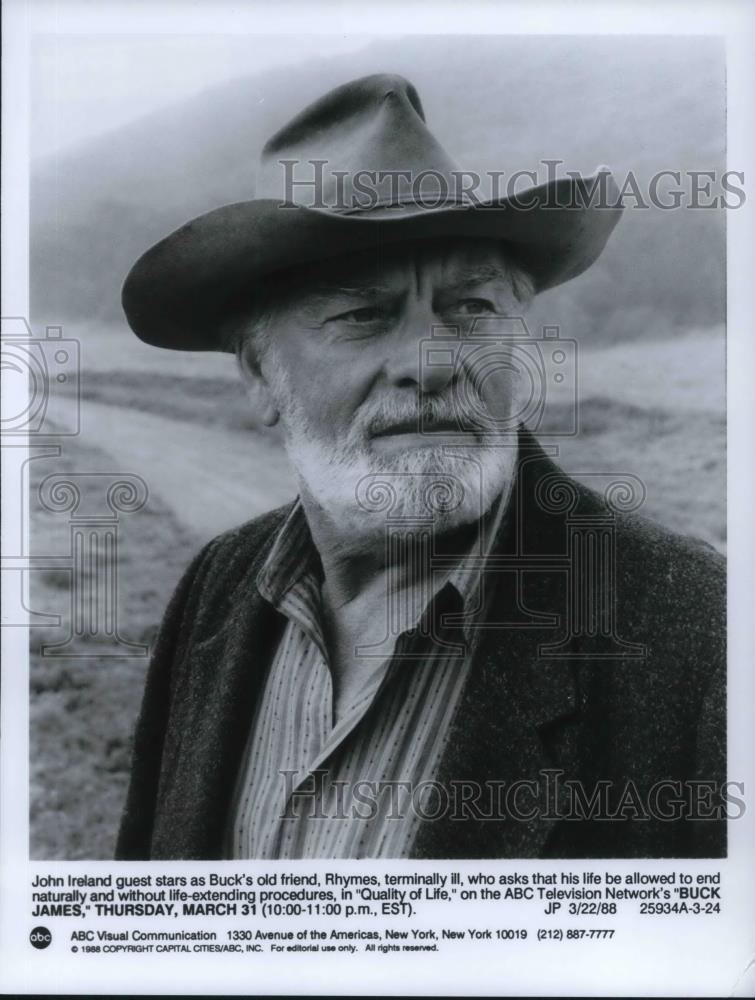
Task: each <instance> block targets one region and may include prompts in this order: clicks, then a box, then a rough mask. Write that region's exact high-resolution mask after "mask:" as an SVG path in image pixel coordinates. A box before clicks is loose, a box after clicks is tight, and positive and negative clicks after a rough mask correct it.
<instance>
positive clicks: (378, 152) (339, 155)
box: [122, 74, 621, 351]
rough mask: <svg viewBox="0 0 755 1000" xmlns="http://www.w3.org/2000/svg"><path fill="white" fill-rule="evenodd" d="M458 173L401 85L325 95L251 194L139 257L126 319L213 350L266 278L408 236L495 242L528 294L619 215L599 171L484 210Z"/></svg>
mask: <svg viewBox="0 0 755 1000" xmlns="http://www.w3.org/2000/svg"><path fill="white" fill-rule="evenodd" d="M459 173H460V172H459V171H458V169H457V168H456V166H455V164H454V163H453V161H452V160H451V158H450V157H449V156H448V154H447V153H446V152H445V150H444V149H443V148H442V147H441V146H440V144H439V143H438V142H437V140H436V139H435V138H434V137H433V135H432V133H431V132H430V131H429V130H428V128H427V126H426V124H425V117H424V113H423V110H422V104H421V102H420V99H419V96H418V94H417V91H416V90H415V88H414V87H413V86H412V84H410V83H409V82H408V81H407V80H405V79H404V78H403V77H400V76H393V75H388V74H378V75H374V76H368V77H363V78H362V79H359V80H353V81H351V82H350V83H346V84H344V85H343V86H341V87H337V88H336V89H335V90H332V91H330V92H329V93H327V94H325V96H324V97H321V98H320V99H319V100H317V101H315V102H314V103H313V104H311V105H309V106H308V107H307V108H305V109H304V111H302V112H301V113H300V114H299V115H297V116H296V117H295V118H294V119H292V120H291V121H290V122H289V123H288V124H287V125H285V126H284V127H283V128H282V129H281V130H280V131H279V132H277V133H276V134H275V135H274V136H273V137H272V138H271V139H270V140H269V141H268V143H267V144H266V145H265V147H264V149H263V151H262V158H261V166H260V171H259V173H258V176H257V192H256V193H257V197H255V198H254V199H253V200H250V201H241V202H236V203H234V204H230V205H224V206H222V207H221V208H216V209H214V210H213V211H211V212H207V213H206V214H204V215H200V216H199V217H198V218H196V219H192V220H191V221H190V222H188V223H186V224H185V225H183V226H181V228H180V229H177V230H176V231H175V232H173V233H171V234H170V235H169V236H167V237H165V238H164V239H163V240H161V241H160V242H159V243H157V244H156V245H155V246H153V247H152V248H151V249H149V250H147V252H146V253H145V254H143V256H142V257H140V258H139V260H138V261H137V262H136V264H134V266H133V268H132V269H131V271H130V272H129V274H128V277H127V278H126V281H125V283H124V286H123V293H122V302H123V308H124V311H125V313H126V317H127V319H128V322H129V324H130V326H131V328H132V329H133V331H134V332H135V333H136V334H137V336H138V337H140V338H141V339H142V340H143V341H145V342H146V343H148V344H153V345H155V346H157V347H168V348H175V349H178V350H192V351H202V350H225V349H226V347H225V344H224V341H223V339H222V337H221V333H220V331H221V329H222V326H223V322H224V320H225V319H226V318H227V317H228V315H229V314H230V313H231V311H232V310H233V309H238V306H239V303H240V302H241V301H248V302H250V303H251V301H252V300H253V297H254V294H255V291H259V290H262V289H264V286H265V281H266V278H267V276H269V275H271V274H273V273H275V272H279V271H284V270H286V269H288V268H291V267H295V266H297V265H304V264H307V263H312V262H314V261H319V260H322V259H323V258H327V257H335V256H339V255H342V254H349V253H353V252H357V251H361V250H368V249H370V248H376V249H379V248H380V247H381V246H384V245H386V244H390V243H396V242H400V241H404V240H409V239H429V238H438V237H453V236H459V237H479V238H486V239H495V240H500V241H504V242H505V243H506V245H507V247H508V248H509V250H510V252H511V254H512V255H513V257H514V258H515V259H516V260H517V262H518V263H519V264H520V265H521V266H523V267H524V268H525V269H526V270H527V271H528V272H529V274H530V275H531V277H532V279H533V282H534V287H535V291H537V292H541V291H544V290H545V289H547V288H552V287H554V286H555V285H559V284H561V283H563V282H565V281H568V280H569V279H571V278H574V277H576V276H577V275H578V274H581V273H582V272H583V271H585V270H586V269H587V268H588V267H590V265H591V264H592V263H593V262H594V261H595V260H596V259H597V258H598V256H599V255H600V253H601V251H602V250H603V247H604V246H605V244H606V242H607V240H608V237H609V236H610V234H611V232H612V230H613V228H614V226H615V225H616V223H617V222H618V220H619V216H620V214H621V206H620V205H619V203H618V199H617V197H616V196H617V194H618V189H617V187H616V184H615V182H614V180H613V178H612V176H611V174H610V172H609V171H608V168H607V167H601V168H598V170H597V171H596V172H595V174H593V175H592V176H591V177H587V178H581V177H575V176H573V175H569V176H568V177H566V178H561V179H557V180H552V181H550V182H549V183H546V184H541V185H539V186H535V187H531V188H529V189H528V190H526V191H523V192H520V193H519V194H516V195H515V196H511V197H506V198H498V199H492V200H487V201H480V200H479V199H471V198H470V196H469V194H468V192H466V191H464V190H463V189H462V190H461V192H460V191H459ZM600 183H602V185H603V187H602V197H601V199H600V203H599V204H595V203H594V192H595V186H596V184H600ZM606 196H607V197H606Z"/></svg>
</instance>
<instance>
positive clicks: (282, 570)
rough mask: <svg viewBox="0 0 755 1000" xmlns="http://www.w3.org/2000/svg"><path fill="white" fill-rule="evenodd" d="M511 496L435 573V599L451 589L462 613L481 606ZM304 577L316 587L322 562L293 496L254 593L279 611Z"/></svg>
mask: <svg viewBox="0 0 755 1000" xmlns="http://www.w3.org/2000/svg"><path fill="white" fill-rule="evenodd" d="M510 493H511V486H510V485H509V486H508V487H507V488H506V489H504V490H503V491H502V493H501V494H499V496H498V497H497V499H496V500H495V501H494V503H493V506H492V507H491V509H490V510H489V511H488V513H487V514H485V515H484V516H483V517H482V518H481V519H480V521H479V522H478V526H477V532H476V534H475V537H474V541H473V543H472V545H471V546H470V548H469V549H468V550H467V552H466V553H465V554H464V555H462V556H460V557H459V558H458V560H455V561H454V562H453V564H452V565H450V566H449V568H448V569H447V570H446V571H445V572H443V571H440V572H437V571H436V572H435V573H434V580H433V586H432V591H433V596H435V595H437V594H439V593H440V591H441V590H442V589H443V588H444V587H445V586H446V585H450V586H451V587H453V588H454V590H455V591H456V594H457V596H458V597H459V598H460V599H461V602H462V604H463V608H464V611H465V613H466V614H472V613H474V612H475V610H477V607H478V604H479V602H480V597H481V581H482V579H483V573H484V570H485V565H486V563H487V560H488V558H489V556H490V554H491V552H492V550H493V547H494V544H495V541H496V539H497V538H498V535H499V533H500V531H501V529H502V525H503V522H504V519H505V517H506V514H507V511H508V507H509V497H510ZM305 578H306V580H307V582H308V584H309V585H310V587H311V586H312V584H315V583H316V585H317V587H318V588H319V584H320V582H321V580H322V563H321V562H320V556H319V554H318V552H317V549H316V548H315V545H314V542H313V541H312V535H311V534H310V530H309V525H308V524H307V518H306V515H305V513H304V507H303V505H302V502H301V498H300V497H297V499H296V501H295V502H294V505H293V507H292V508H291V510H290V512H289V513H288V516H287V517H286V519H285V521H284V522H283V524H282V525H281V527H280V528H279V529H278V533H277V534H276V536H275V539H274V541H273V545H272V548H271V550H270V552H269V554H268V556H267V559H266V560H265V562H264V564H263V566H262V568H261V570H260V571H259V573H258V575H257V589H258V590H259V592H260V594H261V595H262V596H263V597H264V598H265V599H266V600H268V601H269V602H270V603H271V604H272V605H273V606H274V607H276V608H279V607H280V606H281V604H282V603H283V601H284V598H285V596H286V595H287V594H288V593H289V591H291V590H292V588H293V587H294V586H295V585H296V584H297V583H299V582H300V581H302V580H303V579H305Z"/></svg>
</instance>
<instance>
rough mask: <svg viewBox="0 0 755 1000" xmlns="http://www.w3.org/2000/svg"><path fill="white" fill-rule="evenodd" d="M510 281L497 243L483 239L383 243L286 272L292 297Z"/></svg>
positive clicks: (287, 283)
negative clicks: (346, 290) (340, 291)
mask: <svg viewBox="0 0 755 1000" xmlns="http://www.w3.org/2000/svg"><path fill="white" fill-rule="evenodd" d="M507 280H508V263H507V255H506V253H505V250H504V248H503V246H502V245H501V243H499V242H498V241H496V240H487V239H459V238H454V239H449V240H417V241H412V242H407V243H401V244H396V245H382V246H379V247H375V248H372V249H370V250H367V251H363V252H361V253H356V254H351V255H349V256H348V257H346V256H342V257H333V258H331V259H328V260H324V261H319V262H318V263H317V264H315V265H312V266H309V267H307V268H306V269H301V270H296V271H293V272H289V274H288V280H287V281H286V291H287V294H288V295H289V296H290V295H292V294H293V295H300V296H309V295H327V294H328V293H329V292H331V291H339V290H342V289H344V288H345V289H353V290H355V291H364V292H376V293H377V292H380V291H387V292H391V291H400V290H402V289H403V288H405V287H406V286H407V285H409V284H413V285H421V286H424V287H428V288H431V289H433V290H437V289H442V288H446V287H447V288H453V287H458V286H462V285H479V284H485V283H488V282H493V281H501V282H505V281H507Z"/></svg>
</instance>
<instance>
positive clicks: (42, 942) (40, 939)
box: [29, 927, 52, 948]
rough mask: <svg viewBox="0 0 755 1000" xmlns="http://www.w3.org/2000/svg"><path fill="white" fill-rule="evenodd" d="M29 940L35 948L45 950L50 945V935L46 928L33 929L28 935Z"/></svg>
mask: <svg viewBox="0 0 755 1000" xmlns="http://www.w3.org/2000/svg"><path fill="white" fill-rule="evenodd" d="M29 940H30V941H31V943H32V944H33V945H34V947H35V948H47V947H48V946H49V945H50V944H52V934H51V933H50V932H49V931H48V929H47V928H46V927H35V928H34V930H33V931H32V932H31V934H30V935H29Z"/></svg>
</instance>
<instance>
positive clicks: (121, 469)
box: [29, 35, 726, 859]
mask: <svg viewBox="0 0 755 1000" xmlns="http://www.w3.org/2000/svg"><path fill="white" fill-rule="evenodd" d="M32 68H33V72H32V122H31V126H32V127H31V149H32V162H31V206H30V210H31V217H30V234H31V260H30V280H31V323H32V328H33V331H34V334H35V336H36V337H37V338H39V339H40V341H42V340H45V331H46V328H47V327H61V328H62V336H63V338H65V339H67V340H70V341H73V342H75V345H76V351H73V352H68V353H67V355H66V356H67V357H68V358H69V360H68V361H67V362H66V365H67V369H66V371H65V378H64V379H63V380H62V381H61V382H60V383H59V386H60V388H59V389H58V391H57V393H56V395H55V397H54V398H53V399H52V400H51V403H50V406H48V410H47V416H46V419H47V420H48V421H49V425H50V433H54V432H55V429H56V428H59V429H68V430H71V429H75V428H76V426H77V422H78V427H79V430H80V432H79V433H78V434H76V435H72V436H69V437H65V438H63V437H61V438H60V439H59V441H60V442H61V444H62V454H61V455H60V456H59V457H51V458H44V457H41V458H38V459H36V460H34V461H32V462H31V463H29V470H30V471H29V487H30V497H31V501H30V503H31V516H32V546H33V550H34V552H35V553H37V554H42V555H48V556H51V555H65V554H66V553H67V552H68V551H69V545H70V541H69V531H70V515H69V514H66V513H65V512H61V511H51V510H49V509H47V508H46V507H45V506H44V505H43V504H42V503H40V500H39V486H40V483H41V482H42V481H43V480H44V479H45V478H46V477H47V476H48V475H50V474H51V473H72V474H74V475H77V476H78V477H79V480H78V481H79V485H80V488H81V489H82V491H83V493H84V494H85V495H86V494H87V491H89V492H91V494H92V495H91V497H88V499H89V500H90V501H91V503H92V504H96V503H98V502H101V501H99V500H98V498H97V496H96V495H95V494H96V491H97V489H98V488H99V486H98V479H97V476H94V475H91V476H90V475H82V474H89V473H96V474H99V475H100V476H101V474H103V473H131V474H135V475H137V476H140V477H141V478H142V479H143V480H144V481H145V483H146V484H147V487H148V490H149V496H148V499H147V502H146V503H145V504H144V505H143V506H141V507H140V509H138V510H136V511H134V512H133V513H122V514H120V515H119V521H118V542H119V548H118V560H117V582H118V593H117V610H118V622H119V626H118V627H119V630H120V633H121V635H122V637H123V638H124V639H125V640H127V641H129V642H132V643H141V644H144V645H149V643H150V642H151V641H152V639H153V638H154V635H155V630H156V627H157V624H158V622H159V620H160V617H161V615H162V612H163V609H164V607H165V604H166V603H167V600H168V598H169V596H170V592H171V591H172V589H173V587H174V585H175V583H176V582H177V580H178V578H179V576H180V574H181V572H182V570H183V569H184V567H185V566H186V565H187V563H188V562H189V560H190V558H191V556H192V555H193V554H194V552H196V551H197V549H198V548H199V547H200V545H201V544H202V543H203V542H204V541H206V540H207V539H209V538H210V537H212V536H213V535H215V534H217V533H218V532H219V531H221V530H224V529H225V528H227V527H231V526H234V525H236V524H239V523H241V522H243V521H245V520H248V519H249V518H252V517H254V516H256V515H257V514H259V513H261V512H263V511H264V510H267V509H270V508H271V507H273V506H277V505H279V504H280V503H282V502H284V501H285V500H287V499H288V498H290V497H291V496H293V487H292V481H291V477H290V473H289V471H288V468H287V465H286V461H285V457H284V456H283V455H282V452H281V446H280V442H279V439H278V438H277V437H276V436H275V435H271V434H269V433H267V432H265V431H263V429H262V428H261V427H260V426H258V424H257V423H256V421H255V419H254V414H253V413H252V412H251V410H250V408H249V406H248V404H247V401H246V399H245V397H244V394H243V392H242V389H241V386H240V383H239V380H238V377H237V373H236V369H235V362H234V360H233V359H232V358H230V357H228V356H222V355H217V356H216V355H210V354H207V355H205V354H201V355H200V354H189V353H181V352H171V351H163V350H158V349H155V348H149V347H146V346H145V345H143V344H141V343H140V342H139V341H138V340H137V339H136V338H135V337H134V336H133V334H131V333H130V332H129V330H128V328H127V327H126V325H125V322H124V320H123V317H122V314H121V311H120V288H121V284H122V282H123V279H124V277H125V275H126V273H127V271H128V270H129V268H130V266H131V264H132V263H133V262H134V260H135V259H136V258H137V257H138V256H139V255H140V254H141V253H142V252H143V251H144V250H145V249H146V248H147V247H148V246H150V245H151V244H152V243H154V242H155V241H157V240H158V239H160V238H161V237H162V236H164V235H166V234H167V233H168V232H169V231H171V230H172V229H175V228H176V227H177V226H179V225H181V224H182V223H183V222H185V221H186V220H188V219H189V218H191V217H193V216H195V215H198V214H200V213H202V212H205V211H208V210H210V209H212V208H215V207H217V206H219V205H221V204H224V203H227V202H233V201H237V200H244V199H247V198H250V197H253V196H254V173H255V166H256V162H257V158H258V155H259V152H260V149H261V146H262V144H263V143H264V141H265V140H266V138H268V137H269V136H270V135H271V134H272V133H273V132H274V131H275V130H276V129H277V128H279V127H280V126H281V125H282V124H283V123H284V122H285V121H286V120H287V119H288V118H289V117H290V116H291V115H292V114H294V113H295V112H296V111H298V110H299V109H300V108H301V107H302V106H303V105H304V104H306V103H307V102H309V101H310V100H313V99H315V98H316V97H317V96H319V95H320V94H321V93H323V92H325V91H326V90H327V89H329V88H330V87H333V86H336V85H338V84H340V83H343V82H345V81H346V80H349V79H351V78H353V77H357V76H361V75H364V74H366V73H371V72H398V73H401V74H403V75H404V76H407V77H408V78H409V79H410V80H411V81H412V82H413V83H414V84H415V85H416V87H417V89H418V91H419V93H420V96H421V98H422V101H423V104H424V108H425V113H426V116H427V120H428V124H429V126H430V128H431V129H432V131H433V132H434V133H435V134H436V135H437V136H438V138H439V139H440V141H441V142H442V143H443V145H444V146H445V147H446V148H447V149H448V150H449V152H450V153H451V154H452V155H453V156H454V157H455V158H456V160H457V162H458V163H459V165H460V167H462V168H467V169H477V170H503V171H505V172H506V173H507V174H509V173H511V172H513V171H514V170H532V169H537V168H538V164H539V163H540V162H541V161H542V160H545V159H558V160H561V161H563V165H562V167H561V168H560V169H561V170H563V171H565V170H576V171H580V172H584V173H589V172H592V171H593V170H594V168H595V166H596V165H598V164H601V163H606V164H609V165H610V166H611V168H612V169H613V171H614V173H615V174H616V175H617V176H618V177H619V179H620V180H621V179H622V178H623V177H624V176H626V174H627V173H628V172H629V171H630V170H631V171H632V172H633V174H634V176H635V177H636V178H637V180H638V182H639V185H640V188H641V189H642V190H643V191H645V192H646V191H647V185H648V183H649V181H650V178H651V177H652V176H653V175H654V174H655V173H656V172H658V171H660V170H679V171H683V172H684V171H695V170H699V171H716V172H717V174H718V175H719V176H720V174H721V173H722V172H723V171H724V170H725V169H726V149H725V121H726V119H725V110H726V100H725V60H724V50H723V45H722V44H721V43H720V42H719V41H718V40H716V39H712V38H704V37H697V38H695V37H684V38H673V37H655V36H637V37H626V36H625V37H611V36H602V37H597V36H595V37H585V36H541V37H539V36H472V35H466V36H427V37H418V36H413V37H407V38H390V39H386V38H382V39H370V38H359V37H355V36H332V37H331V36H301V37H299V36H288V37H285V38H284V37H281V36H275V37H261V36H246V37H243V36H230V35H229V36H220V35H215V36H212V37H206V38H205V37H201V36H180V35H176V36H161V37H157V36H140V35H132V36H119V37H114V36H99V37H95V36H81V35H69V36H63V35H43V36H38V37H37V39H36V41H35V44H34V48H33V52H32ZM716 190H718V188H717V187H716V186H715V185H714V188H713V191H714V193H715V191H716ZM626 205H627V210H626V211H625V213H624V216H623V218H622V221H621V223H620V224H619V227H618V229H617V230H616V232H615V233H614V235H613V236H612V238H611V241H610V242H609V245H608V247H607V249H606V251H605V252H604V254H603V256H602V257H601V258H600V260H599V261H598V263H597V264H596V265H595V266H594V267H593V268H592V269H591V270H590V271H589V272H588V273H587V274H586V275H584V276H582V277H580V278H578V279H576V280H575V281H573V282H571V283H569V284H567V285H565V286H563V287H561V288H559V289H555V290H553V291H551V292H548V293H546V294H544V295H543V296H541V297H539V298H538V299H537V300H536V303H535V307H534V309H533V311H532V313H531V315H530V316H529V317H528V325H529V327H530V331H531V332H532V333H533V335H537V334H538V331H539V329H540V328H541V327H542V326H543V325H549V326H553V325H557V326H558V327H559V328H560V332H561V337H562V338H569V339H573V340H575V341H576V342H577V345H578V362H577V375H578V386H579V433H578V434H577V435H576V436H574V437H569V438H564V439H562V440H561V442H560V444H559V448H560V452H559V459H558V460H559V462H560V463H561V464H562V465H563V466H564V467H565V468H566V469H567V471H569V472H570V473H571V474H573V475H576V476H577V477H579V475H580V473H582V474H587V473H590V472H608V473H622V472H624V473H631V474H633V475H635V476H638V477H639V478H641V479H642V480H643V482H644V483H645V486H646V489H647V499H646V502H645V505H644V508H643V510H642V513H645V514H646V515H647V516H650V517H653V518H655V519H656V520H659V521H661V522H662V523H664V524H666V525H667V526H668V527H670V528H672V529H673V530H675V531H678V532H681V533H685V534H694V535H697V536H698V537H701V538H703V539H705V540H706V541H708V542H709V543H710V544H711V545H713V546H715V547H716V548H717V549H719V550H720V551H724V550H725V492H724V491H725V396H724V390H725V328H724V322H725V301H726V299H725V273H726V272H725V239H726V229H725V217H724V216H725V213H724V212H723V211H722V210H714V209H709V210H704V209H691V208H689V207H685V208H681V209H678V210H675V211H664V210H661V209H658V208H648V209H642V210H637V209H634V208H633V201H632V199H631V197H630V198H629V199H628V201H627V202H626ZM48 346H49V345H48ZM45 351H46V356H47V357H48V359H52V358H53V352H52V351H51V350H49V349H47V348H45ZM77 352H78V361H75V354H76V353H77ZM56 356H57V355H56ZM61 356H62V355H61ZM54 363H55V362H54V361H52V360H50V364H54ZM74 363H75V370H74V368H73V367H72V366H73V365H74ZM51 384H52V382H51ZM567 409H568V404H567V403H565V402H563V401H559V400H558V399H556V400H555V401H554V404H553V408H552V412H551V414H550V419H551V422H552V424H553V425H555V426H558V425H559V421H560V422H561V424H563V425H564V426H565V425H566V423H567V422H568V420H569V418H570V414H569V413H568V412H567ZM31 575H32V607H33V609H34V610H35V611H38V612H48V613H54V614H57V615H60V616H61V623H60V625H57V626H54V627H53V626H52V625H47V626H40V627H38V628H35V629H34V630H33V632H32V677H31V687H32V706H31V713H32V716H31V718H32V721H31V727H32V728H31V745H32V753H31V770H32V789H31V792H32V844H31V851H32V857H34V858H37V859H48V858H70V859H74V858H107V857H111V856H112V851H113V847H114V837H115V830H116V827H117V822H118V817H119V812H120V809H121V805H122V800H123V795H124V792H125V786H126V781H127V777H128V761H129V752H130V746H129V741H130V734H131V729H132V727H133V723H134V720H135V715H136V712H137V710H138V705H139V701H140V698H141V693H142V684H143V678H144V672H145V670H146V659H145V658H144V657H141V656H135V657H125V656H119V655H113V656H107V657H101V656H98V655H96V652H95V653H92V652H91V650H89V651H87V649H86V647H85V646H84V645H82V647H81V655H77V647H76V643H75V642H74V643H73V644H72V646H71V647H70V649H69V653H70V655H68V656H66V657H55V656H52V657H51V656H42V655H41V654H40V649H41V646H42V645H43V644H44V643H56V642H60V641H62V639H63V638H65V635H66V633H67V629H68V628H69V627H70V619H71V604H70V594H71V572H70V571H68V570H66V569H65V568H60V567H58V568H50V569H48V570H44V571H39V572H36V573H33V574H31ZM90 654H91V655H90Z"/></svg>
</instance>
